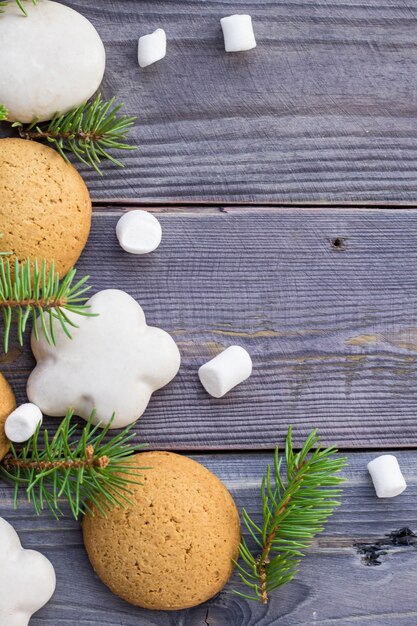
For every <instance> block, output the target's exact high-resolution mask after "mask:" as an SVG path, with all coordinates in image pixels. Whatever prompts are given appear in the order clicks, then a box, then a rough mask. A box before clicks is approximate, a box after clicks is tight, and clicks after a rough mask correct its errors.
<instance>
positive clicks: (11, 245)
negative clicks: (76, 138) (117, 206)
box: [0, 139, 91, 277]
mask: <svg viewBox="0 0 417 626" xmlns="http://www.w3.org/2000/svg"><path fill="white" fill-rule="evenodd" d="M90 225H91V200H90V196H89V193H88V189H87V187H86V185H85V183H84V181H83V179H82V178H81V176H80V174H79V173H78V172H77V170H76V169H75V168H74V167H73V166H72V165H70V164H69V163H67V162H66V161H64V159H63V158H62V157H61V156H60V155H59V154H58V152H57V151H56V150H54V149H52V148H49V147H48V146H44V145H43V144H40V143H38V142H36V141H28V140H26V139H0V233H2V235H3V236H2V238H1V239H0V251H7V252H12V253H13V255H12V257H11V258H12V260H13V257H17V258H19V259H20V260H24V259H26V258H28V257H30V258H31V259H35V258H37V259H38V260H39V261H43V260H44V259H46V260H47V262H48V265H49V264H50V263H51V262H52V261H54V263H55V270H56V271H57V272H59V275H60V276H61V277H62V276H64V275H65V274H66V273H67V272H68V270H69V269H70V268H71V267H72V266H73V265H74V263H75V262H76V261H77V260H78V257H79V256H80V254H81V252H82V250H83V248H84V246H85V244H86V242H87V238H88V234H89V232H90Z"/></svg>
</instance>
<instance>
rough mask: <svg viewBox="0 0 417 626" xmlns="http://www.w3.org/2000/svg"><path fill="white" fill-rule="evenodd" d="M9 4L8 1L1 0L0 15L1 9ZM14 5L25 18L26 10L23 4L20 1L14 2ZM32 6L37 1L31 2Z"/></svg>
mask: <svg viewBox="0 0 417 626" xmlns="http://www.w3.org/2000/svg"><path fill="white" fill-rule="evenodd" d="M8 4H9V0H2V1H1V2H0V13H3V9H4V7H6V6H7V5H8ZM16 4H17V6H18V7H19V9H20V10H21V11H22V13H23V15H25V16H26V17H27V15H28V14H27V13H26V9H25V7H24V6H23V2H22V0H16ZM32 4H35V5H36V4H37V0H32Z"/></svg>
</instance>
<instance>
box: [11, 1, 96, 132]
mask: <svg viewBox="0 0 417 626" xmlns="http://www.w3.org/2000/svg"><path fill="white" fill-rule="evenodd" d="M25 9H26V11H27V13H28V17H27V18H24V17H23V16H22V13H21V11H20V9H19V7H18V6H17V4H16V2H9V3H8V5H7V6H6V7H5V13H4V14H2V16H1V19H0V42H1V45H0V102H1V103H2V104H4V105H5V106H6V107H7V109H8V110H9V119H10V120H11V121H14V120H19V121H21V122H31V121H32V120H33V119H34V118H38V119H39V120H40V121H42V120H48V119H51V118H52V117H53V116H54V114H55V113H56V112H60V113H65V112H66V111H68V110H70V109H72V108H74V107H76V106H79V105H80V104H81V103H82V102H84V101H85V100H87V99H88V98H89V97H90V96H92V95H93V93H94V92H95V91H96V90H97V89H98V87H99V86H100V83H101V80H102V78H103V74H104V68H105V60H106V54H105V50H104V46H103V43H102V41H101V39H100V36H99V34H98V33H97V31H96V29H95V28H94V26H93V25H92V24H91V23H90V22H89V21H88V20H87V19H86V18H85V17H83V16H82V15H81V14H80V13H77V11H74V10H73V9H70V8H69V7H67V6H64V5H62V4H59V3H57V2H52V1H50V0H39V1H38V4H37V5H36V6H34V5H33V4H32V2H25Z"/></svg>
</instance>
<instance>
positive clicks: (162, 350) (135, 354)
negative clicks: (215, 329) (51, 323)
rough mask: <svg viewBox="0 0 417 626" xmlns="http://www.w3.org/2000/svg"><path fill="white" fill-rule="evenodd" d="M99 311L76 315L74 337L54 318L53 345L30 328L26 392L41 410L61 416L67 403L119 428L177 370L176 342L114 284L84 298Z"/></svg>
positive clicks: (137, 414)
mask: <svg viewBox="0 0 417 626" xmlns="http://www.w3.org/2000/svg"><path fill="white" fill-rule="evenodd" d="M88 304H89V306H90V312H91V313H98V316H97V317H81V316H76V318H73V319H74V322H75V323H76V324H77V325H78V328H74V329H73V332H72V339H69V338H68V337H67V336H66V335H65V333H64V332H63V330H62V329H61V327H60V326H59V323H58V322H56V324H55V335H56V346H51V345H49V344H48V343H47V342H46V340H45V338H44V337H43V336H42V335H41V338H40V339H39V341H37V340H36V338H35V337H34V334H33V333H32V351H33V354H34V355H35V358H36V361H37V366H36V367H35V369H34V370H33V372H32V373H31V375H30V377H29V380H28V384H27V395H28V397H29V399H30V401H31V402H33V403H34V404H37V405H38V406H39V408H40V409H41V411H42V412H43V413H46V414H47V415H52V416H56V417H58V416H64V415H65V414H66V412H67V410H68V408H72V409H74V411H75V413H76V414H77V415H80V416H81V417H83V418H84V419H88V418H89V417H90V414H91V412H92V410H93V409H95V410H96V423H98V422H101V423H103V425H104V424H105V423H108V421H109V420H110V418H111V416H112V413H113V412H114V413H116V418H115V420H114V422H113V425H112V427H113V428H122V427H124V426H127V425H128V424H131V423H132V422H134V421H135V420H137V419H138V417H140V416H141V415H142V413H143V412H144V411H145V409H146V407H147V405H148V402H149V400H150V397H151V395H152V393H153V392H154V391H156V390H157V389H160V388H161V387H163V386H164V385H167V384H168V383H169V382H170V380H172V379H173V378H174V376H175V375H176V374H177V372H178V369H179V366H180V362H181V357H180V353H179V350H178V348H177V345H176V343H175V342H174V340H173V339H172V337H171V336H170V335H168V333H166V332H165V331H164V330H161V329H160V328H155V327H152V326H148V325H147V324H146V320H145V315H144V312H143V310H142V308H141V307H140V306H139V304H138V303H137V302H136V300H134V299H133V298H132V297H131V296H129V294H127V293H125V292H124V291H120V290H118V289H108V290H105V291H99V292H98V293H96V294H95V295H94V296H93V297H92V298H90V300H89V301H88Z"/></svg>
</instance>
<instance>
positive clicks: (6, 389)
mask: <svg viewBox="0 0 417 626" xmlns="http://www.w3.org/2000/svg"><path fill="white" fill-rule="evenodd" d="M15 408H16V400H15V397H14V393H13V391H12V390H11V387H10V385H9V383H8V382H7V380H6V379H5V378H4V376H3V375H2V374H0V461H1V460H2V459H4V457H5V456H6V454H7V453H8V451H9V440H8V439H7V437H6V435H5V433H4V424H5V422H6V419H7V418H8V416H9V415H10V413H11V412H12V411H14V409H15Z"/></svg>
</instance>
